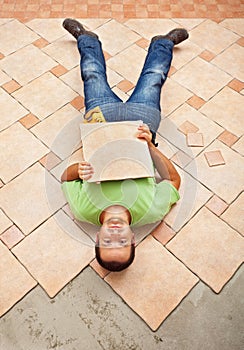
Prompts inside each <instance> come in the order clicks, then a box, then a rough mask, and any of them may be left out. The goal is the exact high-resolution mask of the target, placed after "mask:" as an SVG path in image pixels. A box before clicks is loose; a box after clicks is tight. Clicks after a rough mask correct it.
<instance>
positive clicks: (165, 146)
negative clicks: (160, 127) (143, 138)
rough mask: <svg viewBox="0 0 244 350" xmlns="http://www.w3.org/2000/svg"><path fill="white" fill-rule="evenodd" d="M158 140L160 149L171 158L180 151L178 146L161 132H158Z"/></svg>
mask: <svg viewBox="0 0 244 350" xmlns="http://www.w3.org/2000/svg"><path fill="white" fill-rule="evenodd" d="M156 142H157V143H158V149H159V150H160V151H161V152H162V153H163V154H164V155H165V156H166V157H167V158H169V159H170V158H171V157H173V155H174V154H175V153H176V152H177V151H178V149H177V148H175V147H174V146H173V145H172V144H171V143H170V142H168V141H167V140H166V139H165V138H164V137H163V136H161V135H160V134H159V133H157V136H156Z"/></svg>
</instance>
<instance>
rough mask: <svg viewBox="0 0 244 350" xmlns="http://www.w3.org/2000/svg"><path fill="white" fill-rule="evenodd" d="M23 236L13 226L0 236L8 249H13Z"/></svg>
mask: <svg viewBox="0 0 244 350" xmlns="http://www.w3.org/2000/svg"><path fill="white" fill-rule="evenodd" d="M24 237H25V236H24V235H23V233H22V232H21V231H20V230H19V229H18V227H16V226H15V225H13V226H11V227H10V228H9V229H7V230H6V231H5V232H4V233H3V234H1V235H0V239H1V241H2V242H3V243H4V244H5V245H6V246H7V247H8V248H9V249H11V248H13V246H15V245H16V244H17V243H19V242H20V241H21V240H22V239H23V238H24Z"/></svg>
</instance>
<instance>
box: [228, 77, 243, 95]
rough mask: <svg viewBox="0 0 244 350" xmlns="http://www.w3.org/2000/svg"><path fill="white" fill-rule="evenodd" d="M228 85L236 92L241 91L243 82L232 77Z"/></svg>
mask: <svg viewBox="0 0 244 350" xmlns="http://www.w3.org/2000/svg"><path fill="white" fill-rule="evenodd" d="M228 86H229V87H230V88H231V89H233V90H235V91H236V92H241V91H242V90H243V88H244V82H242V81H240V80H238V79H233V80H231V81H230V82H229V84H228Z"/></svg>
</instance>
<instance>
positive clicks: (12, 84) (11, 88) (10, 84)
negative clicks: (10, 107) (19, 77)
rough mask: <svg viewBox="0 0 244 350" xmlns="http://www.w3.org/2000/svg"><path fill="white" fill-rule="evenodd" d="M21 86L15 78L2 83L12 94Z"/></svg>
mask: <svg viewBox="0 0 244 350" xmlns="http://www.w3.org/2000/svg"><path fill="white" fill-rule="evenodd" d="M20 87H21V85H20V84H19V83H17V82H16V81H15V80H11V81H9V82H8V83H5V84H3V85H2V88H3V89H4V90H5V91H7V93H8V94H12V92H14V91H16V90H18V89H19V88H20Z"/></svg>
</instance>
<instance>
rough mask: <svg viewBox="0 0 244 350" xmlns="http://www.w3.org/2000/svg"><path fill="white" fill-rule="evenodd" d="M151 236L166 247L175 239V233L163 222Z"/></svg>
mask: <svg viewBox="0 0 244 350" xmlns="http://www.w3.org/2000/svg"><path fill="white" fill-rule="evenodd" d="M151 234H152V236H153V237H154V238H156V240H157V241H159V242H160V243H162V244H163V245H165V244H166V243H168V241H170V240H171V239H172V238H173V237H174V235H175V232H174V230H172V229H171V228H170V227H169V226H167V225H166V224H165V223H164V222H163V221H161V223H160V224H159V225H158V226H157V227H156V228H155V229H154V230H153V231H152V233H151Z"/></svg>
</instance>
